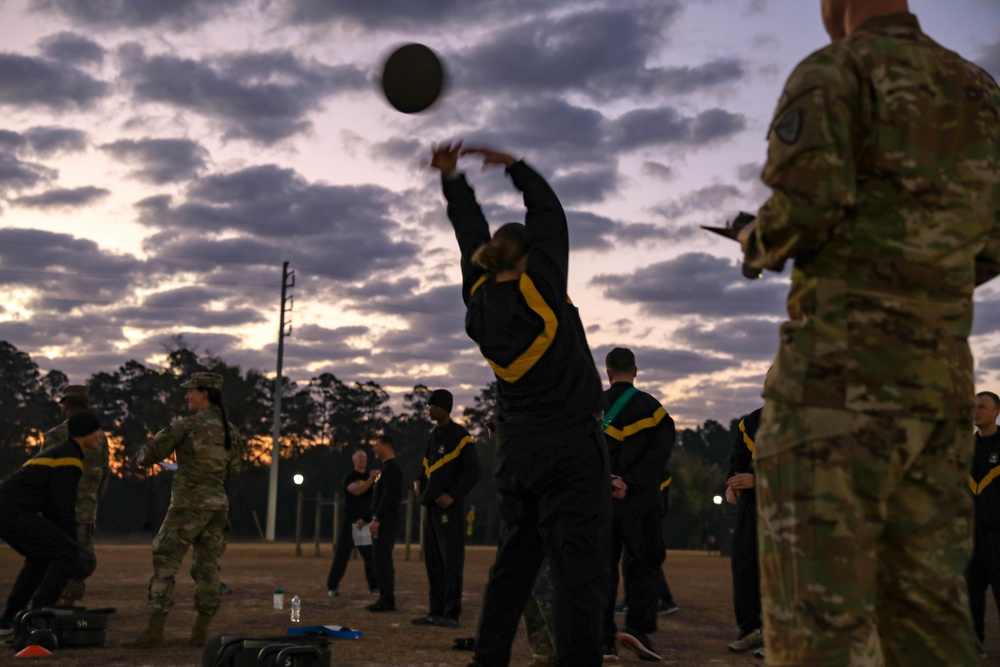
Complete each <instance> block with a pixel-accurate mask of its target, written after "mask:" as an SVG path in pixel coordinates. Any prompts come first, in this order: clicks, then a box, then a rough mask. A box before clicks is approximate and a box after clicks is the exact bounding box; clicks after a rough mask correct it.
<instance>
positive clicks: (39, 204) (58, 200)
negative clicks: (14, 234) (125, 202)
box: [11, 186, 111, 209]
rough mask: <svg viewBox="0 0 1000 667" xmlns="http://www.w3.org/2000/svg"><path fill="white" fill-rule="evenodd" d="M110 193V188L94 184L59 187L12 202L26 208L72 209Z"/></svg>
mask: <svg viewBox="0 0 1000 667" xmlns="http://www.w3.org/2000/svg"><path fill="white" fill-rule="evenodd" d="M110 194H111V191H110V190H105V189H104V188H97V187H93V186H86V187H81V188H57V189H55V190H48V191H46V192H43V193H41V194H37V195H30V196H27V197H18V198H17V199H14V200H12V201H11V203H12V204H14V205H15V206H23V207H25V208H40V209H53V208H62V209H72V208H81V207H83V206H87V205H88V204H92V203H94V202H95V201H98V200H100V199H103V198H105V197H107V196H108V195H110Z"/></svg>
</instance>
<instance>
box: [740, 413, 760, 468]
mask: <svg viewBox="0 0 1000 667" xmlns="http://www.w3.org/2000/svg"><path fill="white" fill-rule="evenodd" d="M740 433H742V434H743V443H744V444H745V445H746V446H747V449H749V450H750V458H751V459H752V460H756V459H757V448H756V446H755V445H754V442H753V438H751V437H750V434H749V433H747V429H746V426H744V425H743V420H742V419H741V420H740Z"/></svg>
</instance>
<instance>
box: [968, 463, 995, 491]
mask: <svg viewBox="0 0 1000 667" xmlns="http://www.w3.org/2000/svg"><path fill="white" fill-rule="evenodd" d="M998 476H1000V466H997V467H996V468H993V470H990V471H989V472H988V473H986V476H985V477H983V479H982V481H980V482H979V484H978V485H977V484H976V482H975V480H974V479H972V475H969V487H970V488H971V489H972V493H974V494H975V495H977V496H978V495H979V494H981V493H982V492H983V491H985V490H986V487H987V486H989V485H990V482H992V481H993V480H995V479H996V478H997V477H998Z"/></svg>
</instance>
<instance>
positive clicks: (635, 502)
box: [604, 382, 677, 516]
mask: <svg viewBox="0 0 1000 667" xmlns="http://www.w3.org/2000/svg"><path fill="white" fill-rule="evenodd" d="M631 386H632V383H631V382H616V383H614V384H613V385H611V388H610V389H608V390H607V391H606V392H605V393H604V398H605V400H606V402H607V404H608V406H612V405H614V404H615V402H616V401H617V400H618V398H619V397H620V396H621V395H622V394H623V393H624V392H625V390H627V389H628V388H629V387H631ZM676 436H677V432H676V429H675V428H674V420H673V419H671V417H670V415H668V414H667V411H666V410H664V409H663V406H662V405H660V402H659V401H657V400H656V399H655V398H653V397H652V396H650V395H649V394H647V393H646V392H644V391H636V392H635V393H634V394H633V395H632V397H631V398H630V399H629V401H628V403H626V404H625V406H624V407H623V408H622V409H621V412H619V413H618V414H617V415H616V416H615V418H614V420H613V421H612V422H611V423H610V424H608V426H607V428H605V429H604V441H605V442H606V443H607V445H608V457H609V458H610V460H611V474H612V475H618V476H619V477H621V479H622V481H623V482H625V486H626V489H625V497H624V498H622V499H615V500H614V501H613V502H612V508H613V510H614V515H615V516H639V515H642V514H651V513H654V512H660V511H662V509H663V500H662V499H661V497H660V484H661V483H662V482H663V479H664V476H663V475H664V474H663V470H664V468H665V467H666V465H667V461H669V460H670V454H671V453H672V452H673V450H674V440H675V439H676Z"/></svg>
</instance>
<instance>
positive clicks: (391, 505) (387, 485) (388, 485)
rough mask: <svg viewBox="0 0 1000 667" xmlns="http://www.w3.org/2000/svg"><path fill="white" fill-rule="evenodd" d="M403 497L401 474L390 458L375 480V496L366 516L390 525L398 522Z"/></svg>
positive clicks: (394, 460) (393, 459) (394, 461)
mask: <svg viewBox="0 0 1000 667" xmlns="http://www.w3.org/2000/svg"><path fill="white" fill-rule="evenodd" d="M402 497H403V472H402V471H401V470H400V468H399V464H398V463H396V459H395V458H391V459H389V460H388V461H386V462H385V463H383V464H382V471H381V472H380V473H379V474H378V477H376V478H375V494H374V495H373V496H372V507H371V510H369V512H368V515H369V517H370V519H371V520H372V521H379V522H381V523H391V522H393V521H398V520H399V516H400V514H401V512H400V510H399V505H400V502H401V500H402Z"/></svg>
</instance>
